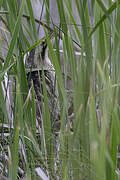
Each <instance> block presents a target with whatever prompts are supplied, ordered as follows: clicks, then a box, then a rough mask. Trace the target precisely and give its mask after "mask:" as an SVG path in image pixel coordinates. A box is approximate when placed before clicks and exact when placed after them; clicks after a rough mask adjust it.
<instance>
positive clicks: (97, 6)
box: [0, 0, 120, 180]
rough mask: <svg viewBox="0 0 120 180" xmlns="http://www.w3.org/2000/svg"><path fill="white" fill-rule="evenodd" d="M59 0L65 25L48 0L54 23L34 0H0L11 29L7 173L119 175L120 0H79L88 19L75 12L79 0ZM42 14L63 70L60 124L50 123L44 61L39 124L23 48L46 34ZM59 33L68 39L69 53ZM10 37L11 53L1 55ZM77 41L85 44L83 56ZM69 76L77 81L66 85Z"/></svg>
mask: <svg viewBox="0 0 120 180" xmlns="http://www.w3.org/2000/svg"><path fill="white" fill-rule="evenodd" d="M56 3H57V8H58V13H59V18H60V27H56V26H55V25H54V22H52V24H53V27H52V28H51V27H49V24H50V21H52V20H51V17H50V12H49V9H50V1H49V0H46V1H45V4H44V5H45V7H46V11H47V14H46V20H47V21H46V22H47V24H45V23H44V22H39V20H36V19H35V18H34V13H33V9H32V5H31V1H30V0H26V1H25V0H22V3H21V5H19V3H18V1H17V0H14V1H13V2H12V3H11V1H10V0H7V1H1V2H0V7H1V10H0V15H1V24H2V26H1V29H0V30H1V31H3V32H2V33H4V34H5V36H4V38H3V36H2V33H1V37H0V50H1V51H2V52H1V57H0V110H1V112H0V135H1V136H0V140H1V141H0V152H1V153H0V159H1V160H0V161H1V165H0V174H1V175H0V176H1V177H0V178H2V177H3V176H7V177H8V178H9V179H11V180H13V179H14V180H15V179H20V177H21V178H23V177H26V179H31V180H33V179H37V178H38V179H40V178H41V179H64V180H68V179H71V180H72V179H74V180H88V179H89V180H93V179H95V180H96V179H100V180H108V179H109V180H118V179H120V178H119V169H118V166H119V163H118V158H117V155H118V154H119V152H118V149H119V143H120V142H119V137H120V122H119V118H120V117H119V116H120V103H119V96H120V89H119V86H120V79H119V75H120V73H119V69H120V63H119V56H120V47H119V40H120V35H119V34H120V33H119V31H120V30H119V19H120V13H119V12H120V1H119V0H116V1H114V2H112V0H105V1H102V0H97V1H94V0H92V1H90V0H88V1H87V0H84V1H78V0H75V1H74V5H75V6H76V13H77V14H78V19H79V21H80V23H81V24H78V22H77V21H76V19H75V18H74V13H75V12H74V9H72V6H73V4H72V1H69V0H66V1H63V0H61V1H59V0H57V1H56ZM24 12H27V13H28V14H27V16H26V15H25V14H24ZM23 18H24V19H26V24H27V26H26V24H23V23H24V21H23ZM36 22H37V23H40V24H41V25H40V28H41V26H43V27H44V31H45V39H46V42H47V45H48V50H49V57H50V60H51V63H52V64H53V66H54V69H55V73H56V78H57V87H58V102H59V108H60V112H59V116H60V117H59V119H60V122H61V126H60V127H59V130H58V131H57V130H53V126H52V123H51V117H50V109H49V97H48V96H47V90H46V82H45V73H44V67H41V72H42V81H43V94H42V98H41V99H42V105H41V106H40V107H41V108H42V125H41V127H40V129H39V130H38V127H37V124H36V116H37V115H36V102H35V92H34V86H33V83H32V86H31V88H30V89H28V82H27V75H26V74H27V69H26V66H25V64H24V58H25V56H24V55H25V53H27V52H29V51H30V50H32V49H33V48H34V47H36V46H39V44H40V43H41V42H43V40H44V38H43V39H40V40H39V38H38V35H37V28H36ZM68 24H69V25H70V24H71V26H69V25H68ZM79 25H80V26H79ZM28 27H29V28H28ZM23 29H24V30H26V33H25V32H24V31H23ZM51 32H52V36H54V39H55V42H54V43H53V42H52V41H51V36H50V33H51ZM27 36H28V37H30V41H29V40H27ZM59 38H61V39H62V46H63V54H62V55H61V52H60V50H59ZM4 43H5V45H6V47H5V48H6V55H4V56H2V54H3V48H4ZM75 46H77V49H78V51H80V52H79V54H80V55H79V58H78V57H77V55H76V50H75ZM54 48H55V49H56V51H55V50H54ZM61 58H62V59H63V62H62V64H63V65H61ZM63 66H64V67H63ZM68 66H69V69H70V71H68ZM63 74H64V76H63ZM6 76H7V83H8V84H9V83H10V80H12V81H13V80H14V81H13V82H14V83H12V93H11V92H9V93H10V95H11V96H12V100H11V101H12V102H11V104H12V106H13V110H12V113H13V116H12V117H11V119H10V113H11V111H10V109H8V104H7V98H8V97H7V95H6V94H7V90H6V89H8V87H9V85H6V78H5V77H6ZM68 80H69V81H70V83H71V87H70V89H67V82H68ZM71 99H72V103H71V104H70V102H71V101H70V100H71ZM70 108H71V109H70ZM69 111H71V113H70V114H69ZM71 114H72V115H73V117H72V120H70V115H71ZM53 117H54V116H53ZM11 122H13V123H11ZM6 127H7V128H6ZM6 131H7V133H8V134H7V136H6ZM55 131H57V132H55ZM38 132H39V133H38ZM6 145H7V148H6ZM5 158H6V159H5ZM4 159H5V160H4ZM117 164H118V165H117ZM36 172H38V174H36Z"/></svg>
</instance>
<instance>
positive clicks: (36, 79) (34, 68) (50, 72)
mask: <svg viewBox="0 0 120 180" xmlns="http://www.w3.org/2000/svg"><path fill="white" fill-rule="evenodd" d="M26 67H27V68H29V69H31V70H30V71H29V72H28V73H27V80H28V88H29V89H30V88H31V85H32V83H31V82H32V81H33V86H34V92H35V101H36V117H37V122H38V124H39V125H40V127H41V123H42V120H41V118H42V115H43V114H42V113H43V112H42V107H43V103H44V98H43V78H42V68H43V71H44V75H45V86H46V89H47V96H48V105H49V112H50V119H51V125H52V128H53V129H54V128H55V124H57V126H58V124H59V128H60V123H58V122H60V119H59V117H60V116H59V114H60V108H59V102H58V87H57V78H56V74H55V70H54V66H53V64H52V63H51V60H50V58H49V55H48V46H47V42H46V39H45V40H44V41H43V42H42V43H41V44H40V46H38V47H35V48H34V49H32V50H31V51H30V53H29V56H28V58H27V61H26ZM59 128H58V127H57V129H59Z"/></svg>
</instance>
